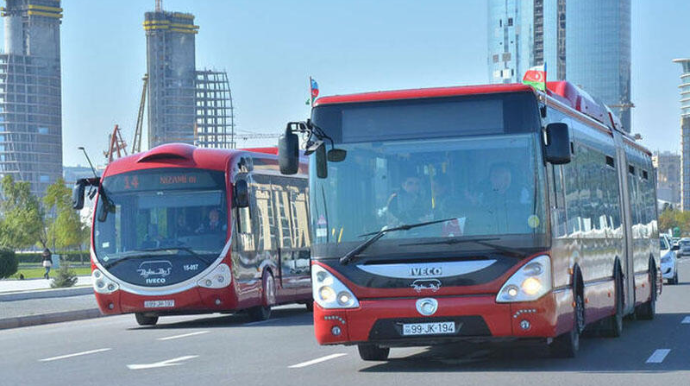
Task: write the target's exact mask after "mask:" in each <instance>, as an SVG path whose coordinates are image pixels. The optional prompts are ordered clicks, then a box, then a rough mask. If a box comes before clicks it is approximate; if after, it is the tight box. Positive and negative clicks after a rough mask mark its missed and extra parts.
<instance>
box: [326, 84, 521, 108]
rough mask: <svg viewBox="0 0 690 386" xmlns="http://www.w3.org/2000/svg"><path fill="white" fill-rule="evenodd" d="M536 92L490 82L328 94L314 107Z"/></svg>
mask: <svg viewBox="0 0 690 386" xmlns="http://www.w3.org/2000/svg"><path fill="white" fill-rule="evenodd" d="M518 91H524V92H534V89H533V88H532V87H530V86H527V85H524V84H521V83H509V84H489V85H480V86H456V87H436V88H417V89H410V90H395V91H377V92H366V93H361V94H349V95H334V96H326V97H322V98H319V99H317V100H316V102H314V107H317V106H321V105H330V104H338V103H357V102H376V101H388V100H397V99H420V98H439V97H450V96H457V95H475V94H494V93H504V92H518Z"/></svg>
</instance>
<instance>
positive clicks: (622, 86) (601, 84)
mask: <svg viewBox="0 0 690 386" xmlns="http://www.w3.org/2000/svg"><path fill="white" fill-rule="evenodd" d="M630 24H631V14H630V0H576V1H574V0H568V1H567V4H566V53H567V57H566V68H567V71H566V79H567V80H568V81H570V82H572V83H574V84H576V85H578V86H580V87H582V88H583V89H585V90H586V91H587V92H588V93H590V94H591V95H593V96H595V97H596V98H598V99H600V100H601V101H602V102H604V103H605V104H606V105H608V106H609V107H611V110H613V111H614V112H615V113H616V114H617V115H618V116H619V117H620V118H621V123H622V124H623V127H624V128H625V130H627V131H628V132H629V131H630V107H631V106H630Z"/></svg>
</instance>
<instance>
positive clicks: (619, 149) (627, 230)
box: [613, 130, 635, 313]
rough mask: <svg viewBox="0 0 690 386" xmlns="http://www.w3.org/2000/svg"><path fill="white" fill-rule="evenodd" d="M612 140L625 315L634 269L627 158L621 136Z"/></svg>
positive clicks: (632, 303) (632, 296) (630, 300)
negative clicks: (615, 160)
mask: <svg viewBox="0 0 690 386" xmlns="http://www.w3.org/2000/svg"><path fill="white" fill-rule="evenodd" d="M613 138H614V141H615V142H616V158H617V162H618V165H617V171H618V186H619V190H620V197H621V202H620V204H621V218H622V220H623V221H622V224H623V239H624V242H623V250H624V255H625V256H620V259H621V265H622V266H621V269H622V270H623V276H624V283H623V288H624V291H623V292H624V294H625V303H626V304H625V313H629V312H632V310H633V309H634V307H635V267H634V264H633V261H634V258H633V257H634V256H633V253H634V249H633V235H632V213H631V206H630V192H629V191H628V190H629V189H628V158H627V156H626V154H625V143H624V141H623V136H622V135H621V134H620V133H618V132H617V131H615V130H613Z"/></svg>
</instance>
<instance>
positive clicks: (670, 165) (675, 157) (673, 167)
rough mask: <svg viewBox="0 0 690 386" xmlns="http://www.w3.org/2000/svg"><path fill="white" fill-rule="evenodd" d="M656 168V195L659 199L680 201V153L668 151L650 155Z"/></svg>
mask: <svg viewBox="0 0 690 386" xmlns="http://www.w3.org/2000/svg"><path fill="white" fill-rule="evenodd" d="M652 164H653V165H654V169H656V195H657V198H658V199H659V200H663V201H668V202H670V203H673V204H678V203H680V155H679V154H676V153H671V152H670V151H665V152H661V153H659V152H657V153H654V155H652Z"/></svg>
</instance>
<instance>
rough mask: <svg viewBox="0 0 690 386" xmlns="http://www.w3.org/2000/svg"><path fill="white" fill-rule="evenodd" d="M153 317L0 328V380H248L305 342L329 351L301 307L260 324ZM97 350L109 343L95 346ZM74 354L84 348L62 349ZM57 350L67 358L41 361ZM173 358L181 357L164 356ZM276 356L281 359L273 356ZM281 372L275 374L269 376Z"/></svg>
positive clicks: (236, 318) (304, 351)
mask: <svg viewBox="0 0 690 386" xmlns="http://www.w3.org/2000/svg"><path fill="white" fill-rule="evenodd" d="M161 321H162V324H161V326H159V327H153V328H139V327H136V325H135V322H134V319H133V317H132V316H131V315H125V316H117V317H112V318H107V319H102V320H93V321H90V323H86V322H78V323H64V324H58V325H52V326H40V327H34V328H26V329H16V330H11V331H8V332H7V333H2V334H0V342H2V346H3V347H13V349H12V350H11V351H10V352H8V355H7V358H8V359H7V360H3V365H2V367H5V368H6V369H10V370H9V371H7V372H4V373H6V374H8V378H6V380H7V381H8V384H22V383H23V384H39V383H40V384H56V385H59V384H65V383H67V382H70V383H73V384H74V383H76V384H82V382H84V384H90V382H92V380H97V381H94V384H100V385H102V384H126V383H129V384H141V383H154V382H158V381H159V380H160V379H168V380H170V381H172V382H174V383H179V382H183V381H184V382H194V383H197V382H199V381H200V380H201V379H203V380H204V381H209V382H215V381H218V380H219V379H227V377H230V376H232V379H234V380H237V379H243V380H244V381H247V382H250V384H254V383H255V380H256V379H261V378H262V377H265V376H267V374H271V373H274V372H280V371H285V370H286V368H287V365H288V364H290V363H292V362H291V361H292V358H294V357H295V356H296V357H298V358H299V357H300V356H302V357H305V358H307V357H308V358H311V356H312V355H313V352H314V351H313V350H311V349H312V348H313V349H314V350H315V351H316V352H323V353H325V354H332V353H333V352H334V350H336V348H327V347H323V348H321V347H319V346H318V345H317V344H316V341H315V339H314V338H313V332H312V314H311V313H309V312H306V310H305V309H304V307H303V306H302V307H296V306H293V307H284V308H282V309H277V310H275V311H274V318H273V319H270V320H268V321H266V322H263V323H261V324H256V323H251V322H249V321H248V318H246V317H245V316H242V315H232V316H220V317H203V316H202V317H196V318H194V317H170V318H162V319H161ZM166 321H167V323H166ZM201 332H204V333H203V334H201ZM169 338H174V339H169ZM19 342H22V345H23V348H21V347H19ZM305 342H307V344H305ZM27 348H29V349H27ZM103 349H109V350H107V351H98V350H103ZM80 353H83V354H84V355H79V356H69V355H71V354H80ZM3 356H5V355H3ZM60 356H68V357H66V358H62V359H56V360H51V361H47V362H46V361H41V360H42V359H50V358H54V357H60ZM180 358H184V359H183V360H182V361H180V362H173V363H165V362H166V361H171V360H177V359H180ZM281 360H283V361H284V362H283V363H279V362H280V361H281ZM161 363H162V364H163V365H162V366H152V367H146V366H150V365H155V364H161ZM278 363H279V364H278ZM133 365H134V367H135V369H136V370H133V369H132V367H133ZM136 366H143V367H144V368H143V369H142V368H141V367H136ZM103 374H107V376H106V377H104V376H103ZM281 377H282V376H280V375H277V374H276V376H275V377H270V379H280V378H281Z"/></svg>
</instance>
